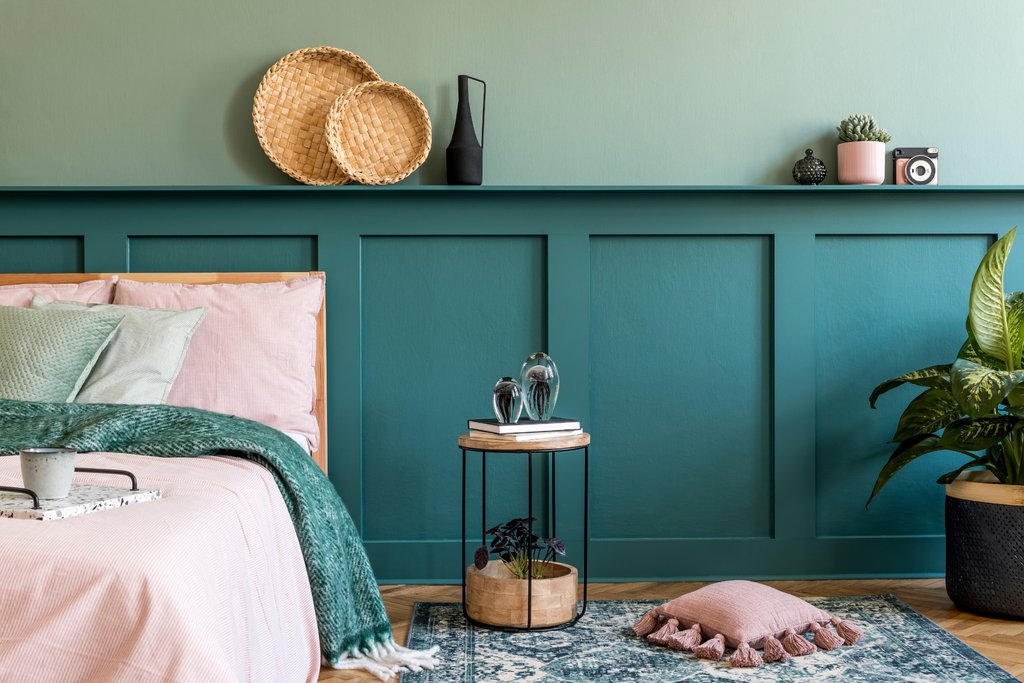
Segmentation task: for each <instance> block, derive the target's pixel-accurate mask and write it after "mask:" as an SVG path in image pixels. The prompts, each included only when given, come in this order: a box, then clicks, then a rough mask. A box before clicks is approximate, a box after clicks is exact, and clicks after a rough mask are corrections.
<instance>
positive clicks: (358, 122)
mask: <svg viewBox="0 0 1024 683" xmlns="http://www.w3.org/2000/svg"><path fill="white" fill-rule="evenodd" d="M326 132H327V144H328V147H329V149H330V151H331V156H332V157H333V158H334V162H335V163H336V164H337V165H338V168H340V169H341V171H342V172H343V173H345V174H346V175H347V176H349V177H351V178H352V179H353V180H355V181H357V182H360V183H363V184H365V185H390V184H392V183H397V182H398V181H399V180H402V179H403V178H406V177H408V176H409V174H410V173H412V172H413V171H415V170H416V169H417V168H419V167H420V165H421V164H422V163H423V162H424V161H425V160H426V158H427V154H428V153H429V152H430V143H431V134H430V116H429V115H428V114H427V108H426V107H424V106H423V102H421V101H420V98H418V97H416V95H414V94H413V93H412V92H411V91H410V90H408V89H407V88H403V87H402V86H400V85H398V84H397V83H391V82H389V81H373V82H368V83H360V84H359V85H357V86H354V87H352V88H349V89H348V90H346V91H345V92H344V93H342V94H341V95H340V96H339V97H338V99H337V100H335V102H334V104H333V105H332V106H331V109H330V112H329V113H328V114H327V125H326Z"/></svg>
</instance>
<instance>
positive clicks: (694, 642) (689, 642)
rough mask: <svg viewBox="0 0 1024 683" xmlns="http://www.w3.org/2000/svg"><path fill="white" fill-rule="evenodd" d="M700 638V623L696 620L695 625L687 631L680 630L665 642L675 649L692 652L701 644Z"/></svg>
mask: <svg viewBox="0 0 1024 683" xmlns="http://www.w3.org/2000/svg"><path fill="white" fill-rule="evenodd" d="M700 638H701V633H700V624H698V623H696V622H695V623H694V624H693V626H691V627H690V628H688V629H686V630H685V631H680V632H679V633H676V634H675V635H673V636H671V637H669V639H668V640H666V641H665V644H666V645H668V646H669V647H670V648H672V649H673V650H685V651H687V652H692V651H693V648H695V647H697V646H698V645H700Z"/></svg>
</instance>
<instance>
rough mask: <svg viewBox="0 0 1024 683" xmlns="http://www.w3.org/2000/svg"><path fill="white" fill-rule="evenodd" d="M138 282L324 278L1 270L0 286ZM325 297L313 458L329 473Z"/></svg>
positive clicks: (318, 326) (319, 324)
mask: <svg viewBox="0 0 1024 683" xmlns="http://www.w3.org/2000/svg"><path fill="white" fill-rule="evenodd" d="M115 276H116V277H118V278H122V279H125V280H136V281H138V282H180V283H182V284H198V285H211V284H218V283H226V284H244V283H263V282H284V281H287V280H295V279H298V278H304V277H310V276H315V277H324V273H322V272H320V271H312V272H307V273H301V272H299V273H0V285H38V284H78V283H81V282H86V281H88V280H109V279H110V278H111V277H115ZM326 308H327V303H326V298H325V301H324V304H323V305H322V306H321V307H320V314H319V315H318V316H317V319H316V366H315V367H316V369H315V372H316V397H315V399H314V403H313V414H314V415H315V416H316V422H317V426H318V427H319V429H320V446H319V448H317V449H316V450H315V451H313V453H312V456H313V460H314V461H315V462H316V464H317V465H319V466H320V468H321V469H322V470H323V471H324V472H325V473H326V472H327V332H326Z"/></svg>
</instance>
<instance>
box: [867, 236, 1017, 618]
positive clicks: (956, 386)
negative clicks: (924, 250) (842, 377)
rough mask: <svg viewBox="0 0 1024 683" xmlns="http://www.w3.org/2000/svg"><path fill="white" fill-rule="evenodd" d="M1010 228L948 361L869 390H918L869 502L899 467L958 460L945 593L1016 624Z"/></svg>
mask: <svg viewBox="0 0 1024 683" xmlns="http://www.w3.org/2000/svg"><path fill="white" fill-rule="evenodd" d="M1016 232H1017V229H1016V228H1014V229H1013V230H1010V232H1008V233H1007V234H1006V235H1004V236H1003V237H1002V238H1001V239H999V240H998V241H997V242H996V243H995V244H993V245H992V246H991V247H990V248H989V250H988V252H987V253H986V254H985V257H984V258H983V259H982V260H981V264H980V265H979V266H978V270H977V272H976V273H975V275H974V281H973V282H972V283H971V294H970V301H969V308H968V315H967V341H966V342H965V343H964V345H963V346H962V347H961V349H960V352H959V353H958V354H957V357H956V360H955V361H954V362H953V363H951V364H947V365H933V366H931V367H928V368H923V369H921V370H915V371H913V372H908V373H906V374H905V375H900V376H899V377H896V378H894V379H891V380H888V381H886V382H883V383H882V384H879V385H878V386H877V387H875V390H874V391H873V392H872V393H871V398H870V402H871V407H872V408H874V407H875V401H876V399H877V398H878V397H879V396H880V395H882V394H884V393H885V392H887V391H889V390H890V389H894V388H895V387H898V386H900V385H902V384H906V383H910V384H916V385H918V386H922V387H924V388H925V390H924V391H923V392H922V393H921V394H920V395H919V396H917V397H916V398H915V399H914V400H912V401H911V402H910V404H909V405H908V406H907V408H906V410H904V411H903V415H902V417H900V420H899V424H898V425H897V427H896V434H895V436H894V437H893V441H894V442H897V443H898V445H897V446H896V449H895V450H894V451H893V453H892V455H891V456H890V457H889V461H888V462H886V464H885V466H884V467H882V471H881V472H880V473H879V475H878V480H877V481H876V482H875V486H874V490H872V492H871V496H870V497H869V498H868V503H870V502H871V499H873V498H874V497H875V496H876V495H878V493H879V491H881V490H882V487H884V486H885V485H886V483H887V482H888V481H889V480H890V479H891V478H892V476H893V475H894V474H896V473H897V472H898V471H900V470H901V469H902V468H903V467H905V466H906V465H907V464H908V463H910V462H912V461H914V460H916V459H917V458H920V457H921V456H924V455H928V454H930V453H936V452H940V451H952V452H956V453H961V454H963V455H964V457H965V458H966V461H965V462H964V463H963V465H961V466H960V467H958V468H956V469H955V470H953V471H951V472H947V473H946V474H944V475H942V476H941V477H939V479H938V483H940V484H945V485H946V591H947V592H948V593H949V597H950V598H951V599H952V600H953V602H955V603H956V604H957V606H959V607H961V608H962V609H966V610H970V611H976V612H983V613H988V614H996V615H1003V616H1010V617H1016V618H1024V561H1022V558H1024V357H1022V356H1024V292H1010V293H1009V294H1007V293H1005V292H1004V291H1003V272H1004V270H1005V267H1006V259H1007V256H1008V255H1009V253H1010V247H1011V246H1012V245H1013V239H1014V237H1015V235H1016Z"/></svg>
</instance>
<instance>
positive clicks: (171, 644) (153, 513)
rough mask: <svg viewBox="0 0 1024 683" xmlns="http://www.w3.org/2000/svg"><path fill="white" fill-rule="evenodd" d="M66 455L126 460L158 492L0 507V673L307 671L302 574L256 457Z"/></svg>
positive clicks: (233, 675) (10, 467)
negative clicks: (71, 510) (116, 500)
mask: <svg viewBox="0 0 1024 683" xmlns="http://www.w3.org/2000/svg"><path fill="white" fill-rule="evenodd" d="M76 464H78V465H80V466H91V467H108V468H119V469H130V470H132V471H133V472H135V474H136V475H137V476H138V478H139V485H140V487H142V488H159V489H162V490H163V499H162V500H159V501H154V502H149V503H140V504H137V505H132V506H128V507H124V508H119V509H115V510H107V511H103V512H97V513H94V514H91V515H86V516H84V517H75V518H70V519H64V520H54V521H46V522H42V521H36V520H17V519H0V681H8V680H10V681H18V682H19V683H31V682H34V681H39V682H40V683H42V682H45V683H52V682H53V681H62V682H72V681H83V682H84V681H89V682H90V683H99V682H103V681H147V682H157V681H167V682H170V681H174V682H180V683H185V682H188V683H193V682H195V681H203V682H204V683H218V682H221V681H225V682H226V681H239V682H240V681H268V682H270V681H273V682H275V683H276V682H282V683H286V682H289V681H296V682H298V681H315V680H316V678H317V675H318V672H319V668H320V666H319V665H320V647H319V644H318V643H319V641H318V637H317V625H316V616H315V614H314V611H313V600H312V596H311V594H310V588H309V580H308V578H307V575H306V568H305V564H304V562H303V558H302V552H301V550H300V548H299V543H298V539H297V538H296V536H295V531H294V528H293V527H292V522H291V519H290V518H289V516H288V511H287V510H286V509H285V505H284V501H283V500H282V499H281V494H280V493H279V491H278V489H277V487H276V486H275V484H274V480H273V478H272V477H271V476H270V474H268V473H267V472H266V470H264V469H263V468H262V467H260V466H258V465H256V464H253V463H251V462H247V461H244V460H241V459H234V458H220V457H209V458H148V457H143V456H132V455H120V454H112V453H90V454H84V455H79V456H78V462H77V463H76ZM76 477H78V479H76V480H77V481H82V482H85V481H89V482H92V483H97V484H108V485H123V484H125V483H126V482H127V480H126V479H124V478H120V477H111V476H106V475H96V474H79V475H76ZM20 482H21V474H20V469H19V463H18V457H17V456H13V457H0V485H9V486H20V485H21V484H20Z"/></svg>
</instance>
